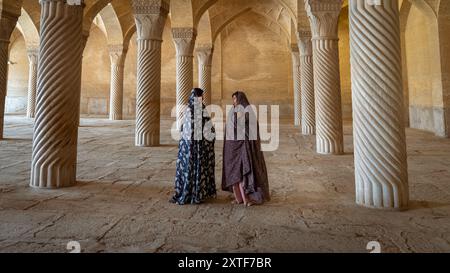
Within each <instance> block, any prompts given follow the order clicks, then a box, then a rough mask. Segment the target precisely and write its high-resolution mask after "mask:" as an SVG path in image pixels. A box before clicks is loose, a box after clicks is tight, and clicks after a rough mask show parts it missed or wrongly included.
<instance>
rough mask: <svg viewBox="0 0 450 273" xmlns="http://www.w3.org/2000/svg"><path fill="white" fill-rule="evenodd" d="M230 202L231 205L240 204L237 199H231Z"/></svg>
mask: <svg viewBox="0 0 450 273" xmlns="http://www.w3.org/2000/svg"><path fill="white" fill-rule="evenodd" d="M231 204H232V205H240V204H242V202H239V201H237V200H233V201H231Z"/></svg>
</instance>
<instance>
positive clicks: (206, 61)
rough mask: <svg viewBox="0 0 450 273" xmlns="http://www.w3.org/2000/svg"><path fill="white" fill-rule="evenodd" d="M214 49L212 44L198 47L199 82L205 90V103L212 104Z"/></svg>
mask: <svg viewBox="0 0 450 273" xmlns="http://www.w3.org/2000/svg"><path fill="white" fill-rule="evenodd" d="M213 52H214V49H213V47H212V45H209V46H199V47H198V48H197V57H198V82H199V87H200V88H201V89H202V90H203V91H204V94H203V101H204V103H205V105H210V104H211V96H212V94H211V70H212V57H213Z"/></svg>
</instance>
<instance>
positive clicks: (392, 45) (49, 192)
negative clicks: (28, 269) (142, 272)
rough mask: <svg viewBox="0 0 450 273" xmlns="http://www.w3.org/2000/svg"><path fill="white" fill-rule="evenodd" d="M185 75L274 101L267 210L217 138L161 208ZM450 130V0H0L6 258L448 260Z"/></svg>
mask: <svg viewBox="0 0 450 273" xmlns="http://www.w3.org/2000/svg"><path fill="white" fill-rule="evenodd" d="M193 87H200V88H202V89H203V90H204V91H205V96H204V102H205V104H206V105H208V106H212V105H214V106H216V109H217V108H219V109H223V112H224V113H226V111H225V109H226V107H227V105H231V104H232V102H233V100H232V94H233V93H234V92H235V91H237V90H242V91H244V92H245V93H246V94H247V97H248V98H249V100H250V103H251V104H253V105H255V106H256V107H261V106H267V107H268V111H269V113H270V114H269V117H268V118H267V120H266V121H261V120H260V123H261V125H263V124H264V123H267V124H266V125H267V126H268V131H271V130H272V132H275V133H276V135H277V137H275V136H274V134H272V137H275V140H274V139H269V140H267V141H270V140H274V141H277V147H276V149H271V150H267V151H265V152H264V155H265V159H266V164H267V172H268V178H269V183H270V194H271V197H272V200H271V201H270V202H267V203H265V204H264V205H261V206H252V207H244V206H236V205H232V204H231V203H230V201H231V200H232V199H231V196H230V193H227V192H224V191H221V189H220V181H221V173H222V149H223V141H221V140H218V141H217V142H216V144H215V152H216V169H215V170H216V174H215V175H216V184H217V189H218V196H217V198H216V199H214V200H210V201H208V202H206V203H204V204H201V205H185V206H178V205H175V204H171V203H170V202H168V200H169V199H170V197H171V195H172V194H173V187H174V177H175V164H176V160H177V152H178V141H177V140H176V139H174V137H173V132H174V131H176V121H177V119H180V118H181V110H180V109H182V108H181V107H179V106H181V105H183V104H185V103H186V102H187V100H188V98H189V94H190V92H191V90H192V88H193ZM177 106H178V107H177ZM274 109H275V110H276V109H278V113H277V114H274V112H271V111H273V110H274ZM214 114H215V117H216V118H218V119H219V118H220V115H219V114H218V113H215V112H214ZM225 116H226V114H224V115H223V119H224V120H225V119H226V117H225ZM274 116H276V117H279V118H277V119H273V117H274ZM174 124H175V125H174ZM174 126H175V127H174ZM174 128H175V129H174ZM219 131H220V130H219ZM449 137H450V1H448V0H170V1H169V0H39V1H38V0H0V252H69V250H68V243H69V242H77V243H79V246H80V248H81V251H82V252H179V251H186V252H369V251H370V249H369V250H368V249H367V246H368V243H369V242H378V243H379V245H380V247H381V251H382V252H449V251H450V140H449ZM69 245H70V244H69Z"/></svg>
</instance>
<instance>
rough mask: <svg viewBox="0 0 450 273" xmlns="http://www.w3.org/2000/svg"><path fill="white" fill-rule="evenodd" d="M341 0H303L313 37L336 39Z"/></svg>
mask: <svg viewBox="0 0 450 273" xmlns="http://www.w3.org/2000/svg"><path fill="white" fill-rule="evenodd" d="M342 2H343V1H342V0H305V9H306V12H307V14H308V18H309V21H310V24H311V30H312V34H313V39H337V38H338V19H339V14H340V13H341V9H342Z"/></svg>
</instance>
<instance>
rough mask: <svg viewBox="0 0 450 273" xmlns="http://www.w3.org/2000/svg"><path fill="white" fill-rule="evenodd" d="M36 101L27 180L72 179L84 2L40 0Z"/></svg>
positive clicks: (65, 182) (55, 183)
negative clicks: (29, 173)
mask: <svg viewBox="0 0 450 273" xmlns="http://www.w3.org/2000/svg"><path fill="white" fill-rule="evenodd" d="M40 4H41V21H40V25H41V31H40V34H41V45H40V50H39V64H38V83H37V105H36V118H35V126H34V136H33V153H32V161H31V181H30V185H31V186H32V187H37V188H59V187H67V186H71V185H74V184H75V183H76V163H77V138H78V120H79V116H78V114H79V108H80V100H79V98H80V94H79V92H80V88H79V87H80V84H81V78H80V75H81V73H80V71H81V64H82V50H83V45H82V21H83V8H84V3H83V1H81V2H80V3H76V2H69V1H65V0H41V1H40Z"/></svg>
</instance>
